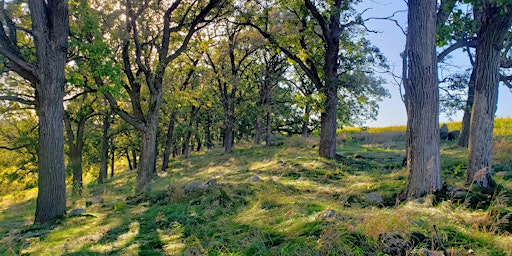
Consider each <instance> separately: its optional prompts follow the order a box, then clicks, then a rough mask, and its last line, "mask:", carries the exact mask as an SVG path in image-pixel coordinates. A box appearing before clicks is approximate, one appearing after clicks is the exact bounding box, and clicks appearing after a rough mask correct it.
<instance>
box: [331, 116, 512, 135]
mask: <svg viewBox="0 0 512 256" xmlns="http://www.w3.org/2000/svg"><path fill="white" fill-rule="evenodd" d="M443 124H444V123H441V124H440V125H443ZM446 125H448V129H449V130H450V131H453V130H460V129H461V128H462V122H448V123H446ZM405 129H406V126H405V125H402V126H388V127H371V128H367V129H362V128H359V127H346V128H344V129H343V130H342V131H341V132H344V131H345V132H359V131H362V130H366V131H368V132H370V133H378V132H389V131H393V132H405ZM494 135H495V136H510V135H512V117H506V118H496V119H495V120H494Z"/></svg>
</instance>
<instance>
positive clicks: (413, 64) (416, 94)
mask: <svg viewBox="0 0 512 256" xmlns="http://www.w3.org/2000/svg"><path fill="white" fill-rule="evenodd" d="M435 40H436V1H435V0H410V1H409V12H408V33H407V48H408V51H407V54H408V60H409V71H408V78H409V79H408V83H407V84H405V93H406V104H407V110H408V111H407V130H406V144H407V170H408V173H409V176H408V179H407V183H406V187H405V190H404V191H403V196H404V197H405V198H413V197H420V196H423V195H425V194H427V193H431V192H434V191H437V190H439V189H441V186H442V182H441V166H440V155H439V91H438V90H439V88H438V79H437V57H436V41H435Z"/></svg>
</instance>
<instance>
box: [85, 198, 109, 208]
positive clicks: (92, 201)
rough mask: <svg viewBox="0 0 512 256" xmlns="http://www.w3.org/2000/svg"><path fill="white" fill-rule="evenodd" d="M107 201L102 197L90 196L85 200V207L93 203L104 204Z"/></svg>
mask: <svg viewBox="0 0 512 256" xmlns="http://www.w3.org/2000/svg"><path fill="white" fill-rule="evenodd" d="M104 202H105V200H104V199H103V198H101V197H93V198H89V199H87V200H86V201H85V207H89V206H91V205H93V204H101V205H102V204H103V203H104Z"/></svg>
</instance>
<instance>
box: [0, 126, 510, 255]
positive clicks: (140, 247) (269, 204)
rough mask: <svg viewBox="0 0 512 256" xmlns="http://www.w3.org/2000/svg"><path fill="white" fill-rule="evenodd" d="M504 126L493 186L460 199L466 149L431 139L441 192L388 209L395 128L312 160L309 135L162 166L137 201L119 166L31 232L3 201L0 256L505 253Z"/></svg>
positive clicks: (361, 136)
mask: <svg viewBox="0 0 512 256" xmlns="http://www.w3.org/2000/svg"><path fill="white" fill-rule="evenodd" d="M506 122H508V123H506V124H504V125H503V126H504V127H506V128H504V129H503V130H504V131H503V133H500V134H499V135H500V136H499V137H497V139H496V141H495V143H494V145H495V155H494V160H495V167H494V171H495V172H497V173H495V178H496V180H497V181H498V182H499V183H500V184H501V186H500V188H499V189H498V190H496V191H491V192H490V193H488V194H481V193H478V191H474V189H473V188H471V190H472V192H470V193H466V192H465V190H464V188H463V187H464V175H465V164H464V163H465V159H466V154H467V153H466V150H464V149H459V148H457V146H456V144H455V142H443V143H442V151H441V153H442V171H443V179H444V180H445V182H446V183H447V185H448V187H447V190H446V191H443V192H442V193H439V194H437V195H429V196H426V197H425V198H422V199H420V200H415V201H410V202H397V201H396V200H395V195H396V194H397V193H399V192H400V191H401V190H402V189H403V187H404V185H405V180H406V173H405V169H404V167H402V160H403V156H404V133H403V130H402V131H401V130H399V129H395V130H393V131H384V130H383V129H382V130H379V132H375V131H374V130H372V129H370V130H369V131H367V132H356V131H351V132H346V133H343V134H341V135H340V136H339V145H338V146H339V149H338V152H339V154H338V155H339V156H338V158H337V159H334V160H325V159H322V158H319V157H317V150H318V148H317V138H310V139H307V140H303V139H301V138H295V137H292V138H286V139H284V142H283V144H282V145H280V146H273V147H264V146H252V145H249V144H247V145H236V150H235V152H234V153H233V154H231V155H224V154H222V151H221V149H214V150H211V151H208V152H201V153H197V154H195V155H193V156H191V157H189V158H187V159H176V160H173V161H172V162H171V166H170V170H169V172H168V173H166V174H160V175H159V176H155V179H154V186H153V191H154V192H152V193H151V194H148V195H141V196H137V197H133V196H132V195H133V187H134V179H135V171H128V170H126V169H127V168H126V167H123V166H121V167H120V170H119V171H118V173H119V174H118V175H117V176H116V177H114V178H113V179H111V180H109V181H108V183H107V184H105V185H103V186H99V185H97V184H95V182H89V185H88V186H87V188H86V191H85V196H84V197H83V198H79V197H72V196H70V197H69V201H68V205H69V210H70V211H71V210H72V209H77V208H83V209H85V212H84V213H82V214H80V215H79V216H76V217H67V218H64V219H61V220H58V221H57V222H56V223H55V224H52V225H31V223H32V218H33V213H34V209H35V195H36V191H35V190H27V191H23V192H17V193H14V194H9V195H6V196H3V197H2V198H1V199H0V235H1V237H0V239H1V241H0V254H1V255H18V254H22V255H105V254H108V255H386V254H389V255H394V254H397V253H398V254H400V253H402V254H404V255H405V254H406V253H407V254H409V255H414V254H418V255H424V252H423V250H433V251H441V249H442V246H444V247H446V249H447V251H448V252H450V253H451V254H452V255H468V254H469V253H470V252H473V253H474V254H473V255H510V254H512V236H511V235H510V232H511V231H512V225H511V224H510V223H509V219H510V216H511V212H512V207H511V204H510V202H509V201H508V199H509V197H510V196H511V195H512V194H511V193H510V192H511V191H512V181H510V180H509V179H510V178H512V136H510V132H511V131H512V126H511V124H512V121H511V120H506ZM507 125H508V126H507ZM505 130H507V131H505ZM194 182H196V183H197V184H194V185H191V184H193V183H194ZM206 183H209V184H208V186H206V185H205V184H206ZM198 185H199V186H198ZM194 187H195V188H194ZM466 189H467V188H466ZM372 192H375V193H372ZM376 193H377V194H378V195H380V196H381V197H382V201H380V200H379V199H378V198H377V199H375V198H376V197H378V196H377V195H376ZM100 198H101V199H102V200H103V202H99V201H100V200H99V199H100ZM372 199H373V200H372ZM87 201H91V202H89V203H88V202H87ZM89 204H91V205H89ZM86 205H89V206H86ZM436 232H437V234H436ZM441 243H442V245H441Z"/></svg>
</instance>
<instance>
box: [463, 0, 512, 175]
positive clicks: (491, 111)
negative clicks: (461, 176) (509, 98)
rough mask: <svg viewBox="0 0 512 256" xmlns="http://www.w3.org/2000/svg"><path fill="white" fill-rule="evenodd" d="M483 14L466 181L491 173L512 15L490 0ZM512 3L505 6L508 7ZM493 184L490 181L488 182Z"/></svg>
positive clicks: (479, 33) (479, 34)
mask: <svg viewBox="0 0 512 256" xmlns="http://www.w3.org/2000/svg"><path fill="white" fill-rule="evenodd" d="M483 6H484V8H483V13H482V22H481V24H482V25H481V27H480V31H479V32H478V36H477V37H478V43H477V47H476V63H475V69H476V80H475V99H474V102H473V109H472V114H471V131H470V137H469V156H468V171H467V176H466V183H467V184H471V183H472V182H473V177H474V176H475V174H476V173H477V172H478V171H480V170H482V169H487V170H488V172H489V173H491V161H492V138H493V135H492V132H493V128H494V115H495V113H496V109H497V102H498V85H499V77H500V74H499V68H500V51H501V48H502V43H503V41H504V39H505V35H506V34H507V31H508V29H509V28H510V26H511V24H512V16H511V15H510V14H501V13H500V12H501V11H503V10H502V9H501V8H497V7H494V6H493V4H491V3H490V1H489V0H485V1H484V3H483ZM506 7H508V9H509V10H510V8H512V5H511V4H508V5H507V6H504V7H502V8H504V9H505V10H506V9H507V8H506ZM489 184H490V183H489Z"/></svg>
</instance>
